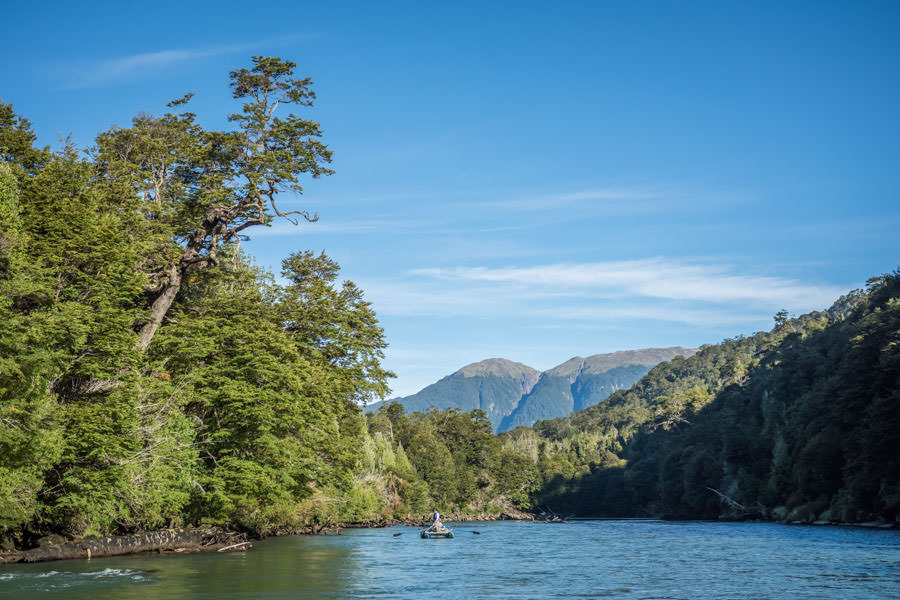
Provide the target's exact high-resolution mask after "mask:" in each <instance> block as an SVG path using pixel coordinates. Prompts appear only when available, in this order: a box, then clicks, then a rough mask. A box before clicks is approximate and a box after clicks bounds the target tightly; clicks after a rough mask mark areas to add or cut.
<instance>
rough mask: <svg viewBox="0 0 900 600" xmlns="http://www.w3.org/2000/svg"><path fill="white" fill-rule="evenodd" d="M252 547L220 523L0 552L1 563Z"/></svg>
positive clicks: (240, 535) (241, 534)
mask: <svg viewBox="0 0 900 600" xmlns="http://www.w3.org/2000/svg"><path fill="white" fill-rule="evenodd" d="M249 547H250V542H248V541H247V536H246V534H243V533H235V532H231V531H225V530H224V529H220V528H218V527H186V528H183V529H161V530H159V531H149V532H147V533H137V534H134V535H115V536H109V537H87V538H83V539H80V540H74V541H71V542H64V543H53V542H51V543H48V544H44V545H41V546H39V547H37V548H32V549H31V550H18V551H12V552H7V553H0V564H3V563H17V562H41V561H48V560H68V559H73V558H87V559H90V558H98V557H101V556H119V555H122V554H137V553H140V552H165V551H171V552H199V551H214V550H222V551H228V550H233V551H241V550H246V549H248V548H249Z"/></svg>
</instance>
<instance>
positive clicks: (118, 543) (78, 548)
mask: <svg viewBox="0 0 900 600" xmlns="http://www.w3.org/2000/svg"><path fill="white" fill-rule="evenodd" d="M533 518H534V517H533V515H530V514H528V513H525V512H522V511H517V510H508V511H506V512H502V513H500V514H496V515H491V514H474V515H473V514H464V513H460V512H455V513H450V514H448V515H446V516H445V519H444V520H445V521H446V522H449V523H454V522H459V523H465V522H473V521H506V520H533ZM430 523H431V522H430V520H429V518H428V517H424V516H423V517H413V516H412V515H407V517H406V518H404V519H376V520H371V521H359V522H349V523H325V524H321V525H309V526H306V527H294V528H282V529H276V530H275V531H273V532H272V533H271V536H284V535H340V534H341V531H343V530H344V529H370V528H380V527H392V526H395V525H405V526H409V527H427V526H428V525H430ZM262 537H269V536H254V535H252V534H251V533H249V532H237V531H228V530H226V529H223V528H221V527H183V528H178V529H161V530H157V531H147V532H142V533H135V534H131V535H113V536H106V537H96V536H91V537H85V538H81V539H76V540H68V539H66V538H63V537H61V536H47V537H45V538H42V540H41V542H40V543H39V545H38V546H37V547H35V548H29V549H27V550H0V564H12V563H34V562H47V561H54V560H72V559H87V560H90V559H91V558H101V557H110V556H124V555H130V554H147V553H157V554H190V553H195V552H244V551H246V550H249V549H251V548H252V547H253V544H252V542H251V538H253V539H262Z"/></svg>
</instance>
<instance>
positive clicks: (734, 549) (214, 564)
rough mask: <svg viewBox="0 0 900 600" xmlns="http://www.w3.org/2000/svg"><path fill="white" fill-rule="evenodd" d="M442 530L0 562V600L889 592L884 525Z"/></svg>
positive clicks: (610, 524)
mask: <svg viewBox="0 0 900 600" xmlns="http://www.w3.org/2000/svg"><path fill="white" fill-rule="evenodd" d="M453 525H454V524H450V526H453ZM475 532H478V533H477V534H476V533H475ZM455 533H456V538H455V539H450V540H423V539H420V538H419V536H418V530H416V529H414V528H410V527H391V528H387V529H358V530H345V531H344V532H343V534H342V535H340V536H292V537H283V538H273V539H268V540H264V541H261V542H256V543H255V548H254V549H253V550H251V551H250V552H247V553H238V554H192V555H167V556H149V557H148V556H139V557H120V558H107V559H95V560H91V561H64V562H54V563H41V564H33V565H7V566H2V567H0V598H16V599H17V600H30V599H36V598H42V599H43V598H64V599H65V600H82V599H92V600H94V599H106V598H109V599H113V598H114V599H117V600H131V599H134V600H138V599H140V600H156V599H159V600H163V599H165V600H173V599H183V600H199V599H210V600H212V599H215V600H226V599H265V600H282V599H294V598H297V599H312V600H317V599H326V598H327V599H340V598H349V599H354V598H410V599H417V600H418V599H422V598H441V599H444V600H446V599H457V598H458V599H469V598H535V599H540V598H641V599H647V600H649V599H663V598H665V599H679V598H684V599H691V600H693V599H718V598H722V599H726V598H727V599H742V598H746V599H754V600H757V599H759V600H761V599H800V598H816V599H832V598H833V599H838V598H840V599H842V600H845V599H848V598H900V531H896V530H891V531H885V530H868V529H856V528H843V527H805V526H785V525H775V524H764V523H709V522H665V521H628V520H610V521H606V520H603V521H581V522H571V523H563V524H533V523H525V522H522V523H519V522H509V521H507V522H495V523H461V524H457V525H456V530H455ZM396 534H401V535H396Z"/></svg>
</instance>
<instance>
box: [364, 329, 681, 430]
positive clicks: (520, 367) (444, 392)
mask: <svg viewBox="0 0 900 600" xmlns="http://www.w3.org/2000/svg"><path fill="white" fill-rule="evenodd" d="M696 352H697V349H696V348H684V347H682V346H670V347H668V348H642V349H635V350H619V351H616V352H610V353H601V354H592V355H590V356H587V357H581V356H574V357H572V358H570V359H569V360H567V361H565V362H563V363H561V364H559V365H556V366H555V367H552V368H550V369H548V370H546V371H538V370H537V369H534V368H533V367H530V366H528V365H526V364H524V363H520V362H515V361H512V360H509V359H506V358H488V359H485V360H481V361H478V362H474V363H470V364H468V365H465V366H463V367H461V368H459V369H457V370H456V371H454V372H453V373H451V374H450V375H447V376H445V377H442V378H441V379H439V380H438V381H436V382H435V383H432V384H431V385H428V386H426V387H424V388H422V389H421V390H420V391H419V392H417V393H415V394H412V395H409V396H405V397H400V398H392V399H390V400H387V401H384V402H376V403H373V404H370V405H369V406H368V407H367V408H366V410H367V411H368V412H375V411H377V410H378V408H379V407H380V406H386V405H387V404H389V403H391V402H399V403H400V404H402V405H403V406H404V408H405V409H406V410H407V411H408V412H422V411H425V410H428V408H430V407H432V406H434V407H435V408H438V409H440V410H446V409H448V408H459V409H460V410H462V411H464V412H468V411H471V410H474V409H481V410H483V411H485V413H486V415H487V417H488V419H489V420H490V421H491V425H492V427H493V429H494V430H495V431H498V432H499V431H505V430H507V429H513V428H515V427H518V426H519V425H531V424H533V423H534V422H535V421H537V420H540V419H548V418H555V417H561V416H565V415H568V414H570V413H572V412H574V411H575V410H580V409H581V408H586V407H588V406H592V405H594V404H596V403H597V402H599V401H601V400H603V399H605V398H606V397H607V396H609V394H611V393H612V392H614V391H616V390H619V389H624V388H627V387H630V386H631V385H632V384H633V383H634V382H635V381H637V380H638V379H640V378H641V377H642V376H643V375H644V374H645V373H647V372H648V371H649V370H650V369H651V368H652V367H654V366H655V365H657V364H659V363H660V362H663V361H666V360H671V359H672V358H674V357H675V356H678V355H681V356H685V357H687V356H691V355H693V354H694V353H696Z"/></svg>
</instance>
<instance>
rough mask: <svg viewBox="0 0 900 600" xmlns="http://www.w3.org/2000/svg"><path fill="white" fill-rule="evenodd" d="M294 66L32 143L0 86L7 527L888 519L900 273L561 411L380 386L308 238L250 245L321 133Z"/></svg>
mask: <svg viewBox="0 0 900 600" xmlns="http://www.w3.org/2000/svg"><path fill="white" fill-rule="evenodd" d="M294 68H295V65H294V64H293V63H290V62H286V61H283V60H281V59H277V58H265V57H255V58H254V59H253V64H252V66H251V67H250V68H248V69H237V70H235V71H233V72H232V73H231V74H230V82H231V90H232V93H233V97H234V99H235V101H236V105H237V106H238V109H239V110H238V112H236V113H234V114H232V115H230V116H229V122H231V123H232V124H233V125H234V128H233V129H230V130H227V131H215V130H208V129H205V128H203V127H202V126H201V125H200V124H199V123H198V120H197V117H196V116H195V115H194V114H192V113H191V112H189V111H188V110H187V106H188V103H189V101H190V96H185V97H184V98H181V99H178V100H175V101H173V102H172V103H170V105H169V107H170V112H168V113H166V114H164V115H162V116H158V117H157V116H152V115H148V114H141V115H138V116H137V117H135V118H134V120H133V122H132V124H131V125H130V126H129V127H124V128H119V127H117V128H112V129H110V130H108V131H104V132H102V133H100V134H99V135H98V136H97V138H96V143H95V144H94V145H93V146H92V147H91V148H89V149H86V150H85V149H79V148H77V147H75V146H74V145H73V144H71V143H67V144H65V145H64V147H63V148H61V149H59V150H55V151H54V150H50V149H49V148H39V147H36V146H35V140H36V136H35V134H34V133H33V131H32V130H31V126H30V124H29V122H28V121H27V120H26V119H25V118H23V117H21V116H19V115H18V114H16V112H15V111H14V110H13V108H12V106H10V105H8V104H3V103H2V102H0V542H2V544H3V545H4V546H7V547H8V546H9V545H11V544H13V543H15V544H27V543H29V541H33V540H34V538H35V537H36V536H38V535H42V534H45V533H51V532H52V533H61V534H64V535H67V536H79V535H85V534H106V533H114V532H120V533H121V532H131V531H139V530H147V529H153V528H159V527H164V526H170V525H180V524H199V523H215V524H227V525H229V526H231V527H236V528H240V529H244V530H248V531H253V532H256V533H260V534H265V533H269V532H273V531H278V530H291V529H292V528H297V527H302V526H305V525H308V524H311V523H317V524H322V523H330V522H338V521H366V520H373V519H383V518H394V517H405V516H407V515H414V516H421V515H423V514H424V513H425V512H426V511H428V510H430V509H431V508H432V507H435V506H436V507H438V508H439V509H440V510H441V511H442V512H450V511H460V512H463V513H468V514H471V515H497V514H500V513H501V512H503V511H509V510H511V509H513V508H519V509H528V508H531V507H535V506H551V507H552V508H554V509H555V510H557V511H559V512H572V513H579V514H586V515H661V516H670V517H701V518H715V517H720V516H748V515H755V516H760V517H763V518H788V519H790V518H802V519H814V518H828V519H840V520H866V519H871V518H883V519H896V518H897V514H898V512H897V511H898V504H900V463H898V456H900V434H898V431H900V428H898V422H897V421H898V414H900V411H898V400H900V396H898V394H900V392H898V378H900V349H898V348H900V274H898V273H894V274H891V275H887V276H884V277H880V278H878V279H876V280H873V282H872V283H871V285H870V287H869V289H868V290H866V291H865V292H857V293H854V294H851V295H849V296H847V297H845V298H843V299H842V300H841V301H839V302H838V303H837V304H836V305H835V306H834V307H832V308H831V309H830V310H828V311H826V312H821V313H812V314H809V315H804V316H802V317H799V318H794V319H790V318H788V317H787V315H786V314H783V313H780V314H779V315H778V316H777V318H776V326H775V328H774V329H773V330H772V331H770V332H765V333H758V334H756V335H754V336H751V337H746V338H736V339H732V340H726V341H725V342H723V343H721V344H718V345H713V346H707V347H704V348H703V349H701V351H700V352H698V353H697V354H696V355H694V356H691V357H690V358H682V357H678V358H675V359H674V360H672V361H670V362H666V363H662V364H660V365H658V366H656V367H655V368H653V369H652V370H651V371H650V372H649V373H648V374H647V375H646V376H644V377H643V378H642V379H641V380H640V381H638V383H636V384H635V385H634V386H633V387H631V388H630V389H628V390H620V391H617V392H615V393H613V394H612V395H611V396H609V397H608V398H607V399H605V400H604V401H602V402H601V403H599V404H597V405H596V406H592V407H590V408H587V409H585V410H583V411H581V412H579V413H576V414H575V415H573V416H571V417H568V418H562V419H554V420H550V421H540V422H538V423H536V424H535V425H534V427H532V428H527V427H518V428H517V429H514V430H512V431H508V432H504V433H503V434H501V435H500V436H499V437H498V436H495V435H493V434H492V426H491V422H490V421H489V420H488V417H487V415H486V414H485V413H484V412H482V411H480V410H473V411H471V412H469V413H463V412H460V411H458V410H454V409H449V410H443V411H440V410H430V411H428V412H418V413H412V414H406V413H405V412H404V409H403V407H402V406H401V405H399V404H396V403H388V404H385V405H381V406H380V407H379V409H378V410H377V411H375V412H374V413H372V414H370V415H368V416H366V415H364V413H363V411H362V410H361V409H360V405H361V404H365V403H366V402H368V401H371V400H374V399H378V398H383V397H384V396H385V395H386V394H387V392H388V381H389V379H390V377H391V373H389V372H387V371H386V370H385V369H384V368H383V367H382V366H381V359H382V357H383V352H384V349H385V341H384V335H383V331H382V329H381V327H380V326H379V324H378V321H377V319H376V315H375V314H374V312H373V310H372V308H371V306H370V305H369V304H368V303H367V302H366V301H365V299H364V296H363V292H362V290H360V289H359V288H358V287H357V286H355V285H354V284H353V283H351V282H346V281H343V282H342V281H340V278H339V275H340V269H339V266H338V265H337V264H336V263H335V261H333V260H332V259H331V258H329V257H328V256H327V255H325V254H324V253H315V252H311V251H309V250H305V249H297V250H296V251H294V252H292V253H291V254H289V255H287V256H285V257H284V260H283V262H282V268H281V272H280V275H281V277H280V278H278V279H276V278H275V276H274V275H273V274H272V273H270V272H268V271H266V270H265V269H262V268H260V267H258V266H256V265H255V264H254V263H253V261H252V259H251V258H250V257H248V256H247V255H245V254H244V253H243V252H242V251H241V241H242V240H244V239H245V237H244V236H247V235H252V232H253V230H254V228H255V227H264V226H267V225H269V224H271V223H272V222H273V220H274V219H276V218H286V219H292V220H301V221H309V222H312V221H315V220H316V218H317V217H316V216H315V215H313V214H310V213H308V212H305V211H302V210H290V211H282V210H281V209H279V208H278V205H277V204H276V202H277V199H278V198H279V197H280V196H279V194H281V193H283V192H289V193H292V194H294V197H296V196H297V195H299V194H300V193H301V192H302V191H303V188H302V182H303V178H315V177H320V176H324V175H329V174H330V173H331V171H330V170H329V168H328V164H329V163H330V159H331V152H330V150H329V149H328V148H327V146H325V144H324V143H323V142H322V140H321V137H322V136H321V128H320V126H319V124H318V123H316V122H313V121H309V120H306V119H305V118H302V117H300V116H297V115H296V114H293V113H288V114H283V113H284V111H285V110H286V109H291V108H293V109H297V110H300V109H303V110H306V109H309V108H310V107H311V106H312V103H313V100H314V99H315V94H314V92H313V90H312V83H311V82H310V80H309V79H301V78H297V77H295V75H294Z"/></svg>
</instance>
